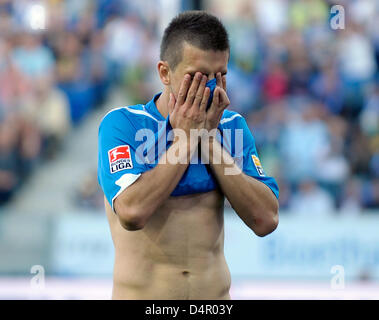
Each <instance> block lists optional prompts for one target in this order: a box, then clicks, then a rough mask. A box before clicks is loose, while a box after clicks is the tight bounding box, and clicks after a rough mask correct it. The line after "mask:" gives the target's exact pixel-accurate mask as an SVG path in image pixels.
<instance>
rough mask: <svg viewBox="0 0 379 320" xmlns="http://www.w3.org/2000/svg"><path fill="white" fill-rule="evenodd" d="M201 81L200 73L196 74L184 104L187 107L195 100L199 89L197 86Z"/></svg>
mask: <svg viewBox="0 0 379 320" xmlns="http://www.w3.org/2000/svg"><path fill="white" fill-rule="evenodd" d="M201 79H202V74H201V73H200V72H196V74H195V76H194V77H193V80H192V83H191V86H190V88H189V90H188V94H187V99H186V102H187V103H188V104H189V105H192V104H193V101H194V100H195V96H196V92H197V89H198V88H199V84H200V82H201Z"/></svg>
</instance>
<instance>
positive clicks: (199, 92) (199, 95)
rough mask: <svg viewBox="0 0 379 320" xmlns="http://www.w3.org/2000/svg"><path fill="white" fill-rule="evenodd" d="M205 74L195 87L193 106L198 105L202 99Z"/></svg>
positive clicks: (205, 80) (205, 81)
mask: <svg viewBox="0 0 379 320" xmlns="http://www.w3.org/2000/svg"><path fill="white" fill-rule="evenodd" d="M207 79H208V78H207V76H204V75H203V76H202V77H201V81H200V84H199V87H198V88H197V92H196V95H195V99H194V101H193V106H196V107H200V103H201V100H202V99H203V94H204V89H205V85H206V83H207Z"/></svg>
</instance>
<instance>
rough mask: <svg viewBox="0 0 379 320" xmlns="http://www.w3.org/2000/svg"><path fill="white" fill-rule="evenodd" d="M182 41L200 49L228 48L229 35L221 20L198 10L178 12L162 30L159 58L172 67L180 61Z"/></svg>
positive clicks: (216, 49)
mask: <svg viewBox="0 0 379 320" xmlns="http://www.w3.org/2000/svg"><path fill="white" fill-rule="evenodd" d="M184 42H188V43H189V44H191V45H193V46H195V47H197V48H199V49H202V50H215V51H225V50H229V36H228V33H227V31H226V29H225V27H224V25H223V24H222V22H221V21H220V20H219V19H218V18H217V17H215V16H213V15H211V14H209V13H207V12H205V11H200V10H199V11H185V12H182V13H180V14H178V15H177V16H176V17H175V18H174V19H172V20H171V22H170V24H169V25H168V26H167V28H166V29H165V31H164V34H163V38H162V42H161V52H160V59H161V60H163V61H167V62H168V63H169V65H170V67H171V68H172V69H175V68H176V66H177V65H178V64H179V63H180V61H182V52H183V43H184Z"/></svg>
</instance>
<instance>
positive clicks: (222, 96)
mask: <svg viewBox="0 0 379 320" xmlns="http://www.w3.org/2000/svg"><path fill="white" fill-rule="evenodd" d="M218 91H219V103H220V106H221V107H223V108H225V107H227V106H228V105H229V104H230V100H229V98H228V95H227V94H226V92H225V90H224V89H222V88H218Z"/></svg>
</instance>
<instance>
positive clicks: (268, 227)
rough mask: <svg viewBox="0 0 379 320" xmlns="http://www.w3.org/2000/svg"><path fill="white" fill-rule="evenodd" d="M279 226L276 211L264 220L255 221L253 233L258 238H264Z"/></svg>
mask: <svg viewBox="0 0 379 320" xmlns="http://www.w3.org/2000/svg"><path fill="white" fill-rule="evenodd" d="M278 225H279V214H278V211H277V210H276V211H273V212H270V213H269V214H268V215H267V216H266V218H264V219H262V220H260V221H256V223H255V224H254V228H252V229H253V231H254V233H255V234H256V235H257V236H258V237H265V236H267V235H269V234H270V233H272V232H274V231H275V229H276V228H277V227H278Z"/></svg>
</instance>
